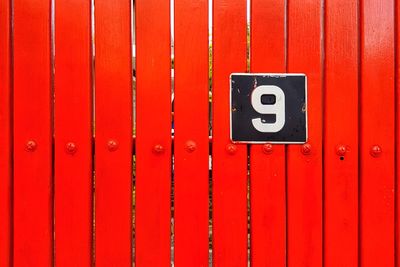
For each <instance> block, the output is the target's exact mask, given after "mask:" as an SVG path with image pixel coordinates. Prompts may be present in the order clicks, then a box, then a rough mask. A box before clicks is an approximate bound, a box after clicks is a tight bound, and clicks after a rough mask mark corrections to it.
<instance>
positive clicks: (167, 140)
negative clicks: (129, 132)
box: [135, 0, 172, 267]
mask: <svg viewBox="0 0 400 267" xmlns="http://www.w3.org/2000/svg"><path fill="white" fill-rule="evenodd" d="M169 2H170V1H158V0H138V1H136V55H137V59H136V64H137V72H136V75H137V76H136V77H137V83H136V85H137V89H136V93H137V94H136V101H137V105H136V112H137V113H136V114H137V115H136V118H137V122H136V141H137V142H136V223H135V226H136V229H135V230H136V245H135V248H136V254H135V256H136V266H137V267H142V266H144V267H147V266H154V267H157V266H170V264H171V262H170V251H171V247H170V224H171V220H170V217H171V209H170V206H171V201H170V200H171V170H172V168H171V90H170V86H171V77H170V76H171V70H170V68H171V61H170V59H171V57H170V54H171V46H170V45H171V43H170V40H171V38H170V3H169Z"/></svg>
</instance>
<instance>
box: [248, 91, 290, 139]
mask: <svg viewBox="0 0 400 267" xmlns="http://www.w3.org/2000/svg"><path fill="white" fill-rule="evenodd" d="M263 95H274V96H275V99H276V101H275V103H274V104H263V103H262V102H261V97H262V96H263ZM251 105H252V106H253V108H254V109H255V111H257V112H258V113H260V114H275V115H276V121H275V122H274V123H267V122H263V121H262V120H261V118H255V119H252V123H253V126H254V128H256V130H257V131H259V132H263V133H276V132H279V131H280V130H282V128H283V126H284V125H285V93H284V92H283V91H282V89H281V88H279V87H278V86H275V85H261V86H259V87H257V88H255V89H254V90H253V92H252V94H251Z"/></svg>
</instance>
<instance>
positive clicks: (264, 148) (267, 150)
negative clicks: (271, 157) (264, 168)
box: [262, 144, 274, 154]
mask: <svg viewBox="0 0 400 267" xmlns="http://www.w3.org/2000/svg"><path fill="white" fill-rule="evenodd" d="M262 151H263V152H264V153H265V154H272V152H273V151H274V147H273V146H272V145H271V144H265V145H263V146H262Z"/></svg>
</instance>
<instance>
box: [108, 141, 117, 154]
mask: <svg viewBox="0 0 400 267" xmlns="http://www.w3.org/2000/svg"><path fill="white" fill-rule="evenodd" d="M107 147H108V150H109V151H111V152H113V151H115V150H117V149H118V142H117V141H115V140H109V141H108V143H107Z"/></svg>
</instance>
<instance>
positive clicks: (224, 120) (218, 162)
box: [212, 0, 247, 266]
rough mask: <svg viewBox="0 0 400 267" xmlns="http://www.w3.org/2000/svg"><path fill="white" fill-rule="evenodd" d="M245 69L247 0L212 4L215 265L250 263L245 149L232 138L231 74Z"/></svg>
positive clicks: (223, 1) (245, 264)
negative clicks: (248, 260)
mask: <svg viewBox="0 0 400 267" xmlns="http://www.w3.org/2000/svg"><path fill="white" fill-rule="evenodd" d="M245 71H246V0H230V1H228V0H216V1H214V2H213V155H212V156H213V173H212V175H213V192H212V193H213V218H212V220H213V264H214V266H247V148H246V145H234V144H231V142H230V140H229V109H230V108H229V75H230V74H231V73H233V72H245Z"/></svg>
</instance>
